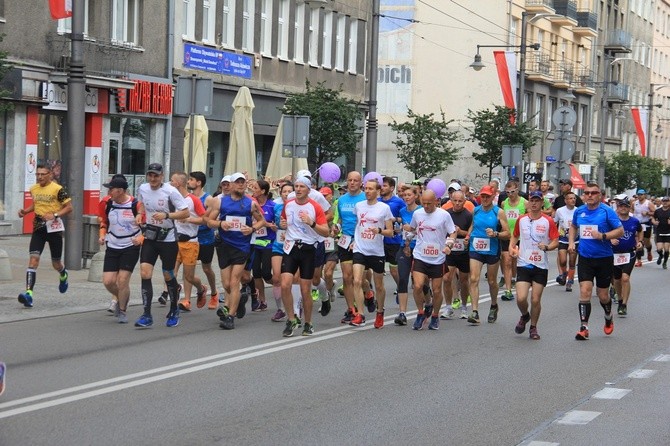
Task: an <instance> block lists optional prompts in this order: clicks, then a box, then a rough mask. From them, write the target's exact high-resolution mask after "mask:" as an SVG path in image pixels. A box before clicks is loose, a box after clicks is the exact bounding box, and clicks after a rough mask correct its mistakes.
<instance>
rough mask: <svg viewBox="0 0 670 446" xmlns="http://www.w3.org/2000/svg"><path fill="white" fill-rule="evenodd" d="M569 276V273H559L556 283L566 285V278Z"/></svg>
mask: <svg viewBox="0 0 670 446" xmlns="http://www.w3.org/2000/svg"><path fill="white" fill-rule="evenodd" d="M567 277H568V275H567V273H563V274H559V275H558V276H556V283H557V284H559V285H561V286H563V285H565V279H566V278H567Z"/></svg>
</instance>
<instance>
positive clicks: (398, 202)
mask: <svg viewBox="0 0 670 446" xmlns="http://www.w3.org/2000/svg"><path fill="white" fill-rule="evenodd" d="M383 181H384V182H383V184H382V190H381V194H380V196H379V201H381V202H382V203H385V204H387V205H388V206H389V207H390V208H391V215H393V217H394V218H395V221H394V222H393V229H394V231H393V232H394V235H393V237H384V257H385V260H386V263H388V265H389V271H390V273H391V277H393V280H394V281H395V284H396V287H397V286H398V259H397V257H398V251H400V246H401V245H402V234H401V225H400V223H401V218H400V209H402V208H404V207H405V201H404V200H403V199H402V198H400V197H399V196H397V195H396V194H394V193H393V191H394V190H395V180H394V179H393V178H392V177H384V180H383ZM396 292H397V291H396Z"/></svg>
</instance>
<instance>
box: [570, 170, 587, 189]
mask: <svg viewBox="0 0 670 446" xmlns="http://www.w3.org/2000/svg"><path fill="white" fill-rule="evenodd" d="M570 180H572V187H574V188H575V189H584V188H585V187H586V182H585V181H584V178H582V176H581V175H580V174H579V171H578V170H577V167H575V165H574V164H570Z"/></svg>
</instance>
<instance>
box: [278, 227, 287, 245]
mask: <svg viewBox="0 0 670 446" xmlns="http://www.w3.org/2000/svg"><path fill="white" fill-rule="evenodd" d="M285 240H286V230H285V229H279V230H278V231H277V241H278V242H279V243H284V241H285Z"/></svg>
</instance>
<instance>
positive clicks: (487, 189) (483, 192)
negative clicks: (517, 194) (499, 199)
mask: <svg viewBox="0 0 670 446" xmlns="http://www.w3.org/2000/svg"><path fill="white" fill-rule="evenodd" d="M479 195H491V196H493V188H492V187H491V186H484V187H482V190H480V191H479Z"/></svg>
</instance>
